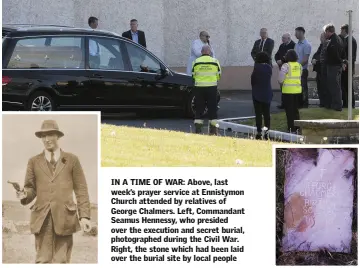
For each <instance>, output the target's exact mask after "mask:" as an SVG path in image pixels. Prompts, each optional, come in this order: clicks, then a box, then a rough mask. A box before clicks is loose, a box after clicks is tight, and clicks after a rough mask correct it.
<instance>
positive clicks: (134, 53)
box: [126, 43, 161, 73]
mask: <svg viewBox="0 0 360 268" xmlns="http://www.w3.org/2000/svg"><path fill="white" fill-rule="evenodd" d="M126 48H127V51H128V53H129V57H130V63H131V67H132V70H133V71H134V72H149V73H159V72H160V71H161V65H160V62H159V61H158V60H156V59H155V58H154V57H152V56H151V55H150V54H149V53H147V52H146V51H145V50H143V49H141V48H139V47H137V46H135V45H133V44H130V43H126Z"/></svg>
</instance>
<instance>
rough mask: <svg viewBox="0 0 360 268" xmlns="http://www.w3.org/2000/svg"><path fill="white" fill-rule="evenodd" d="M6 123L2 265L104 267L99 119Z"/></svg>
mask: <svg viewBox="0 0 360 268" xmlns="http://www.w3.org/2000/svg"><path fill="white" fill-rule="evenodd" d="M2 120H3V124H2V127H3V128H2V129H3V130H2V135H3V136H2V137H3V139H2V148H3V149H2V156H3V158H2V159H3V160H2V178H3V179H2V180H3V181H2V196H3V203H2V223H3V224H2V234H3V242H2V243H3V248H2V256H3V258H2V259H3V263H27V264H31V263H36V264H42V263H97V262H98V260H97V256H98V239H97V233H98V231H97V230H98V229H97V218H98V215H97V214H98V211H97V210H98V209H97V203H98V201H97V200H98V196H97V189H98V186H97V180H98V166H99V163H98V162H99V157H98V155H99V148H98V144H99V127H100V114H99V113H97V112H96V113H95V112H92V113H83V112H82V113H80V112H79V113H62V112H59V113H54V112H51V113H46V112H45V113H36V112H35V113H19V112H17V113H4V114H3V115H2Z"/></svg>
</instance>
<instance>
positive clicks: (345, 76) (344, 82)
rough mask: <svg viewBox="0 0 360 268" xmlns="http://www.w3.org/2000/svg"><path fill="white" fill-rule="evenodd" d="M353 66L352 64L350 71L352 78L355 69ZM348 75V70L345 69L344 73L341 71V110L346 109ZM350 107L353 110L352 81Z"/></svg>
mask: <svg viewBox="0 0 360 268" xmlns="http://www.w3.org/2000/svg"><path fill="white" fill-rule="evenodd" d="M354 67H355V66H354V64H353V70H352V77H353V76H354V74H355V68H354ZM348 74H349V71H348V69H346V70H345V71H342V73H341V89H342V100H343V108H347V107H348V94H349V91H348V85H349V83H348ZM351 95H352V97H351V98H352V107H353V108H355V94H354V82H353V81H352V93H351Z"/></svg>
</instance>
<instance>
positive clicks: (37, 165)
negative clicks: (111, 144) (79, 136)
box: [16, 120, 91, 263]
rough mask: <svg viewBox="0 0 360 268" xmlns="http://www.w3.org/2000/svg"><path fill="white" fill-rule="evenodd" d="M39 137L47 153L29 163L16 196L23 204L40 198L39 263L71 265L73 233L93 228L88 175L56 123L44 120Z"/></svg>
mask: <svg viewBox="0 0 360 268" xmlns="http://www.w3.org/2000/svg"><path fill="white" fill-rule="evenodd" d="M35 136H36V137H38V138H40V139H42V142H43V143H44V147H45V150H44V151H43V152H42V153H40V154H39V155H36V156H34V157H32V158H31V159H30V160H29V162H28V165H27V169H26V176H25V183H24V189H23V190H21V191H17V193H16V195H17V198H18V199H20V202H21V204H22V205H27V204H29V203H31V202H32V201H33V200H34V199H35V198H36V201H35V203H34V204H33V205H32V206H31V207H30V209H31V218H30V230H31V233H32V234H34V235H35V248H36V260H35V263H69V262H70V257H71V252H72V247H73V233H75V232H77V231H79V230H80V229H81V228H82V229H83V231H85V232H89V231H90V229H91V227H90V201H89V194H88V188H87V183H86V180H85V175H84V172H83V170H82V167H81V165H80V162H79V159H78V157H77V156H75V155H73V154H71V153H67V152H64V151H63V150H61V149H60V147H59V145H58V140H59V138H61V137H63V136H64V133H63V132H61V131H60V130H59V127H58V124H57V123H56V121H54V120H45V121H43V123H42V126H41V130H39V131H37V132H35ZM73 192H75V196H76V201H77V202H76V203H77V204H75V202H74V200H73Z"/></svg>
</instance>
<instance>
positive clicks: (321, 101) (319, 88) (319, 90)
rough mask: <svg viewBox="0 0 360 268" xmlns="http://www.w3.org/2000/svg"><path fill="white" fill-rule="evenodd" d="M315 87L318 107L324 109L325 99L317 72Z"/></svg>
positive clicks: (319, 75) (319, 74) (319, 73)
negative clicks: (318, 102)
mask: <svg viewBox="0 0 360 268" xmlns="http://www.w3.org/2000/svg"><path fill="white" fill-rule="evenodd" d="M316 87H317V92H318V96H319V101H320V105H319V106H320V107H324V106H325V98H324V92H323V88H322V87H321V72H320V71H319V72H317V73H316Z"/></svg>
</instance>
